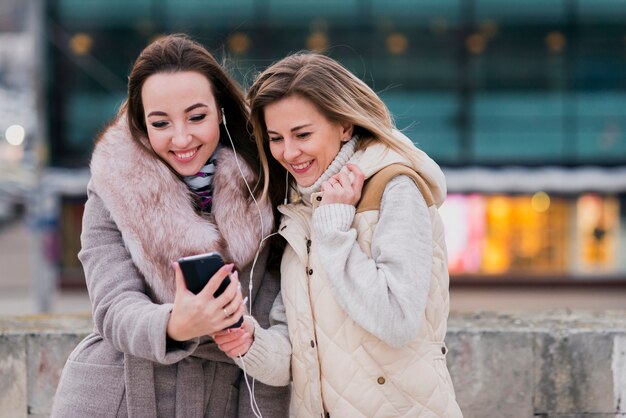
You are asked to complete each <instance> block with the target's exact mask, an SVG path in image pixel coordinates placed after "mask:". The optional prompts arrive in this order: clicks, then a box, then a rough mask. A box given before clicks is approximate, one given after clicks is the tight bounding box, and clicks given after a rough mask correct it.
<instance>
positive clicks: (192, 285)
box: [178, 252, 243, 328]
mask: <svg viewBox="0 0 626 418" xmlns="http://www.w3.org/2000/svg"><path fill="white" fill-rule="evenodd" d="M178 265H180V269H181V271H182V272H183V277H184V278H185V284H186V285H187V289H189V291H190V292H192V293H194V294H196V295H197V294H198V293H200V291H201V290H202V289H204V286H206V284H207V283H208V282H209V280H210V279H211V277H213V275H214V274H215V273H217V271H218V270H219V269H220V268H221V267H222V266H223V265H224V259H223V258H222V256H221V255H220V253H217V252H212V253H206V254H198V255H192V256H189V257H182V258H179V259H178ZM229 284H230V278H229V277H228V276H226V277H225V278H224V280H223V281H222V284H220V286H219V287H218V288H217V290H216V291H215V293H213V296H214V297H218V296H219V295H221V294H222V293H224V290H226V288H227V287H228V285H229ZM242 323H243V317H241V318H239V321H237V323H236V324H233V325H231V326H230V327H228V328H238V327H240V326H241V324H242Z"/></svg>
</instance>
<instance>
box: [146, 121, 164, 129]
mask: <svg viewBox="0 0 626 418" xmlns="http://www.w3.org/2000/svg"><path fill="white" fill-rule="evenodd" d="M167 124H168V123H167V122H166V121H164V120H159V121H156V122H152V123H151V124H150V125H152V126H153V127H154V128H157V129H158V128H164V127H166V126H167Z"/></svg>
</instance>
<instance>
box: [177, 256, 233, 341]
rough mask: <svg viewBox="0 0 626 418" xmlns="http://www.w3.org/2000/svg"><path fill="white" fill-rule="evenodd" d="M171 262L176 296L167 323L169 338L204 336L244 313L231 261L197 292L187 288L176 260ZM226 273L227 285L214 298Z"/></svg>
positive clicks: (180, 339) (186, 338)
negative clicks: (195, 293) (228, 278)
mask: <svg viewBox="0 0 626 418" xmlns="http://www.w3.org/2000/svg"><path fill="white" fill-rule="evenodd" d="M173 265H174V269H175V271H176V296H175V297H174V307H173V308H172V313H171V315H170V319H169V321H168V323H167V335H168V336H169V337H170V338H171V339H173V340H176V341H187V340H190V339H192V338H196V337H201V336H204V335H213V334H215V333H217V332H219V331H221V330H223V329H225V328H227V327H229V326H231V325H233V324H235V323H236V322H237V321H238V320H239V318H241V317H242V316H243V314H244V313H245V306H244V305H243V303H242V295H241V290H240V288H239V277H238V275H237V272H234V273H232V274H231V272H232V270H233V264H227V265H225V266H222V268H220V269H219V270H218V271H217V273H215V274H214V275H213V277H211V279H210V280H209V282H208V283H207V285H206V286H205V287H204V289H202V291H200V293H198V294H197V295H194V294H193V293H192V292H190V291H189V290H188V289H187V286H186V285H185V279H184V278H183V273H182V271H181V270H180V266H179V265H178V263H173ZM229 274H230V284H229V285H228V287H227V288H226V290H224V292H223V293H222V294H221V295H220V296H218V297H217V298H216V297H213V294H214V293H215V291H216V290H217V288H218V287H219V286H220V284H221V283H222V281H223V280H224V279H225V278H226V276H228V275H229ZM226 313H228V316H226Z"/></svg>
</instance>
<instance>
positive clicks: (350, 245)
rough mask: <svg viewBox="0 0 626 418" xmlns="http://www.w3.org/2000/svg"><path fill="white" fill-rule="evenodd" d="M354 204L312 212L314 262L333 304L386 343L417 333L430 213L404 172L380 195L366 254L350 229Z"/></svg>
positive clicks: (427, 269) (426, 281) (428, 258)
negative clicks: (325, 278)
mask: <svg viewBox="0 0 626 418" xmlns="http://www.w3.org/2000/svg"><path fill="white" fill-rule="evenodd" d="M353 219H354V207H353V206H349V205H343V204H330V205H322V206H320V207H318V208H317V209H316V210H315V212H314V214H313V228H314V232H315V233H316V236H317V237H318V241H319V243H318V245H319V248H318V251H319V254H320V260H323V265H324V268H325V270H326V274H327V275H328V277H332V278H333V280H329V281H328V282H329V283H330V287H331V288H332V290H333V293H334V295H335V297H336V298H337V302H338V303H339V305H340V306H341V307H342V308H343V309H344V310H345V311H346V312H347V313H348V315H350V317H351V318H352V319H353V320H354V321H355V322H356V323H358V324H359V325H360V326H361V327H362V328H364V329H365V330H367V331H368V332H370V333H372V334H373V335H375V336H377V337H378V338H380V339H381V340H382V341H384V342H385V343H387V344H388V345H390V346H392V347H401V346H403V345H404V344H407V343H408V342H409V341H411V340H413V339H414V338H415V337H416V335H417V333H418V332H419V329H420V326H421V324H422V320H423V318H424V314H425V310H426V304H427V302H428V289H429V286H430V276H431V270H432V261H433V237H432V228H431V221H430V215H429V212H428V207H427V205H426V201H425V200H424V197H423V196H422V194H421V193H420V191H419V189H418V187H417V186H416V185H415V183H414V182H413V181H412V180H411V179H410V178H409V177H407V176H398V177H396V178H395V179H393V180H391V181H390V182H389V183H388V184H387V186H386V187H385V191H384V193H383V197H382V202H381V208H380V215H379V219H378V224H377V226H376V230H375V231H374V236H373V237H372V245H371V254H372V256H371V258H370V257H368V256H367V254H365V253H364V252H363V250H362V249H361V247H360V246H359V244H358V242H357V234H356V230H355V229H354V228H351V224H352V221H353Z"/></svg>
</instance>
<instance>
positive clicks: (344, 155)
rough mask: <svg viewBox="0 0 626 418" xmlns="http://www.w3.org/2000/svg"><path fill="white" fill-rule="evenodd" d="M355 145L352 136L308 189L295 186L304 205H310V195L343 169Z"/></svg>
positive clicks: (355, 139) (355, 140)
mask: <svg viewBox="0 0 626 418" xmlns="http://www.w3.org/2000/svg"><path fill="white" fill-rule="evenodd" d="M356 143H357V137H356V136H353V137H352V139H350V140H349V141H348V142H346V143H345V144H343V146H342V147H341V148H340V149H339V152H338V153H337V155H336V156H335V158H334V159H333V161H332V162H331V163H330V165H329V166H328V168H327V169H326V171H324V173H322V175H321V176H319V178H318V179H317V180H316V181H315V183H313V184H312V185H310V186H308V187H303V186H297V189H298V193H299V194H300V196H301V198H302V201H303V202H304V203H305V204H310V200H311V195H312V194H313V193H316V192H319V191H320V190H321V187H322V183H324V182H325V181H326V180H328V179H329V178H331V177H332V176H334V175H335V174H337V173H339V171H341V169H342V168H343V167H345V165H346V164H347V163H348V161H350V158H352V156H353V155H354V152H355V149H356Z"/></svg>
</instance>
